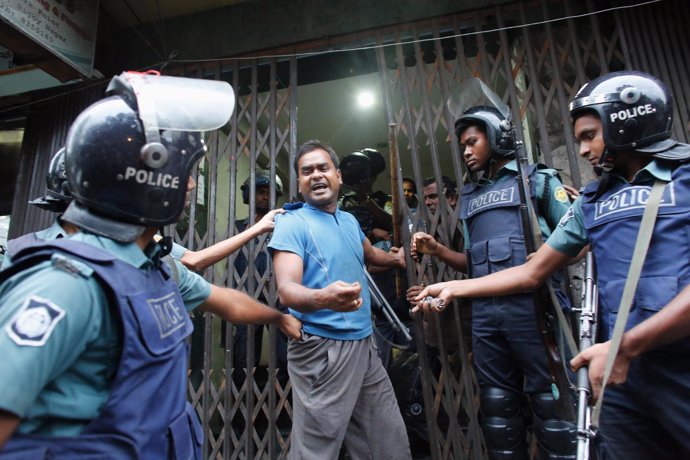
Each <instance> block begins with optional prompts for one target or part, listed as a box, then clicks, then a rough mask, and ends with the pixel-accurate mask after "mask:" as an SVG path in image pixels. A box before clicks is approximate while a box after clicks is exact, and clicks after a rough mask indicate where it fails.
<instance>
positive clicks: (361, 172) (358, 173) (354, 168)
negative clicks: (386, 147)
mask: <svg viewBox="0 0 690 460" xmlns="http://www.w3.org/2000/svg"><path fill="white" fill-rule="evenodd" d="M339 169H340V174H341V175H342V178H343V183H344V184H345V185H348V186H350V187H353V186H355V185H357V184H359V183H362V182H366V181H368V180H370V179H373V178H375V177H376V176H378V175H379V174H381V173H382V172H383V171H384V170H385V169H386V160H385V159H384V158H383V155H381V153H379V151H378V150H374V149H362V150H360V151H357V152H352V153H351V154H349V155H346V156H345V158H343V159H342V160H341V161H340V166H339Z"/></svg>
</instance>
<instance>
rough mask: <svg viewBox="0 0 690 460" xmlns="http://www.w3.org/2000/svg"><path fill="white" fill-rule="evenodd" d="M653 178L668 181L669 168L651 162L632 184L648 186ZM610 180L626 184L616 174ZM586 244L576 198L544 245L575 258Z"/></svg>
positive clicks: (580, 209)
mask: <svg viewBox="0 0 690 460" xmlns="http://www.w3.org/2000/svg"><path fill="white" fill-rule="evenodd" d="M655 178H658V179H661V180H664V181H670V180H671V168H669V167H668V166H664V165H663V164H659V163H657V162H656V161H651V162H649V164H647V166H645V167H644V168H643V169H641V170H640V171H638V172H637V174H635V177H633V181H632V183H633V184H649V183H651V182H654V179H655ZM611 180H613V181H621V182H626V180H625V178H623V177H621V176H618V175H616V174H612V175H611ZM588 243H589V238H588V236H587V230H586V229H585V223H584V218H583V215H582V197H578V198H577V200H575V202H574V203H573V205H572V206H571V207H570V209H569V210H568V212H567V213H566V215H565V216H563V218H562V219H561V221H560V223H559V224H558V226H557V227H556V229H555V230H554V232H553V234H552V235H551V236H550V237H549V239H548V240H547V241H546V244H548V245H549V246H550V247H551V248H552V249H555V250H556V251H558V252H560V253H563V254H567V255H569V256H570V257H575V256H576V255H577V254H578V253H579V252H580V251H581V250H582V248H583V247H585V246H586V245H587V244H588Z"/></svg>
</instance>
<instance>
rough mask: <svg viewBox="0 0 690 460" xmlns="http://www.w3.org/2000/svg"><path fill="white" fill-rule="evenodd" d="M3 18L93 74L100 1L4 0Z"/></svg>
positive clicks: (87, 72) (59, 55)
mask: <svg viewBox="0 0 690 460" xmlns="http://www.w3.org/2000/svg"><path fill="white" fill-rule="evenodd" d="M0 19H2V20H3V21H5V22H7V23H9V24H11V25H12V26H14V27H15V28H16V29H17V30H19V31H20V32H22V33H23V34H24V35H26V36H28V37H29V38H31V39H32V40H34V41H35V42H37V43H39V44H40V45H41V46H43V47H44V48H46V49H47V50H48V51H50V52H51V53H53V54H55V55H56V56H58V57H59V58H61V59H62V60H64V61H65V62H67V63H68V64H69V65H70V66H72V67H74V68H75V69H77V70H78V71H79V72H81V73H82V74H83V75H85V76H86V77H91V74H92V72H93V55H94V49H95V46H96V32H97V28H98V27H97V26H98V0H2V2H1V3H0Z"/></svg>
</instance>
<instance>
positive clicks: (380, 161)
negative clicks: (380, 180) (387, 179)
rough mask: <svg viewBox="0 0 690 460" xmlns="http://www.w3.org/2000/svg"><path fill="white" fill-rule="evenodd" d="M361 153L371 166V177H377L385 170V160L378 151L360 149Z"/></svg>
mask: <svg viewBox="0 0 690 460" xmlns="http://www.w3.org/2000/svg"><path fill="white" fill-rule="evenodd" d="M361 152H362V153H363V154H364V155H366V157H367V158H369V163H370V164H371V175H372V176H374V177H375V176H378V175H379V174H381V173H382V172H383V171H385V169H386V160H385V159H384V158H383V155H381V153H380V152H379V151H378V150H375V149H369V148H367V149H362V150H361Z"/></svg>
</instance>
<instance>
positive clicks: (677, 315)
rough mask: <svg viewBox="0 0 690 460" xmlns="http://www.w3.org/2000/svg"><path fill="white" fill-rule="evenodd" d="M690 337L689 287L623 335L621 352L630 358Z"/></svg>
mask: <svg viewBox="0 0 690 460" xmlns="http://www.w3.org/2000/svg"><path fill="white" fill-rule="evenodd" d="M689 335H690V286H686V287H685V289H683V290H682V291H681V292H680V293H679V294H678V295H677V296H676V297H675V298H674V299H673V300H671V302H669V304H668V305H666V306H665V307H664V308H663V309H662V310H661V311H659V312H658V313H656V314H655V315H653V316H652V317H650V318H648V319H647V320H645V321H643V322H642V323H640V324H638V325H637V326H635V327H634V328H632V329H630V330H629V331H628V332H626V333H625V334H624V335H623V341H622V342H621V350H622V351H623V352H625V353H627V354H628V355H630V356H632V357H636V356H639V355H640V354H642V353H644V352H646V351H650V350H653V349H655V348H658V347H660V346H662V345H666V344H669V343H671V342H674V341H676V340H680V339H682V338H684V337H687V336H689Z"/></svg>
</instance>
